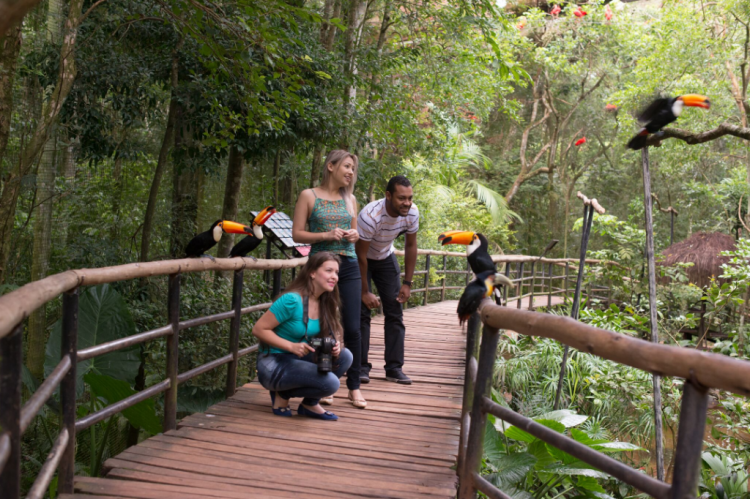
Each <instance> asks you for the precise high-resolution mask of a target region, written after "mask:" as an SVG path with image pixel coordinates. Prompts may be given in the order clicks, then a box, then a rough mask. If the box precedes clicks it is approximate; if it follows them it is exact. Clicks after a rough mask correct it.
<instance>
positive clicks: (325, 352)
mask: <svg viewBox="0 0 750 499" xmlns="http://www.w3.org/2000/svg"><path fill="white" fill-rule="evenodd" d="M310 346H311V347H313V348H314V349H315V356H314V360H315V363H316V364H318V372H319V373H329V372H331V371H332V370H333V353H332V352H333V347H334V346H336V340H335V339H334V338H332V337H330V336H328V337H326V338H319V337H314V338H310Z"/></svg>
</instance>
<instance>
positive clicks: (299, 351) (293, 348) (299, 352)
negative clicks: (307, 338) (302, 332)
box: [288, 342, 315, 359]
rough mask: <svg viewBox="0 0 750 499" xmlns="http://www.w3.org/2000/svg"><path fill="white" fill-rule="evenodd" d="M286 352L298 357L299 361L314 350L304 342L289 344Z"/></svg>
mask: <svg viewBox="0 0 750 499" xmlns="http://www.w3.org/2000/svg"><path fill="white" fill-rule="evenodd" d="M288 350H289V351H290V352H291V353H293V354H294V355H296V356H297V357H299V358H300V359H301V358H302V357H304V356H305V355H307V354H308V353H310V352H314V351H315V349H314V348H313V347H311V346H310V345H309V344H307V343H305V342H300V343H291V342H290V347H289V348H288Z"/></svg>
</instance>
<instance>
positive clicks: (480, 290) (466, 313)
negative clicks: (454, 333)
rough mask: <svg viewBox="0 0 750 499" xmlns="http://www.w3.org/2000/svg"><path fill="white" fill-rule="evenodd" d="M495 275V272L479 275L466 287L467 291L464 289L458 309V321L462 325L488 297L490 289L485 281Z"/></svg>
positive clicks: (489, 271)
mask: <svg viewBox="0 0 750 499" xmlns="http://www.w3.org/2000/svg"><path fill="white" fill-rule="evenodd" d="M494 274H495V271H494V270H488V271H485V272H481V273H479V274H477V278H476V279H474V280H473V281H471V282H470V283H469V285H468V286H466V289H464V292H463V294H462V295H461V298H460V299H459V300H458V308H456V312H457V313H458V320H459V321H460V322H461V324H463V323H464V322H466V321H467V320H469V317H471V314H473V313H474V312H476V311H477V310H478V309H479V305H480V304H481V303H482V300H484V298H485V296H487V291H488V289H487V285H486V284H485V281H486V280H487V278H488V277H489V276H491V275H494Z"/></svg>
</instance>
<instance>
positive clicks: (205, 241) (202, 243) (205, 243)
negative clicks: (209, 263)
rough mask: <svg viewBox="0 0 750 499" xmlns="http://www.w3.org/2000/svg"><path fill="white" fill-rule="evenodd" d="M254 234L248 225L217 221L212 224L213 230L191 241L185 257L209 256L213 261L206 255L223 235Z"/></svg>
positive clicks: (202, 233)
mask: <svg viewBox="0 0 750 499" xmlns="http://www.w3.org/2000/svg"><path fill="white" fill-rule="evenodd" d="M224 232H226V233H227V234H252V232H253V231H252V229H251V228H250V227H248V226H247V225H242V224H239V223H237V222H232V221H231V220H217V221H215V222H214V223H213V224H211V228H210V229H208V230H207V231H206V232H201V233H200V234H198V235H197V236H195V237H194V238H192V239H191V240H190V242H189V243H188V245H187V247H186V248H185V256H187V257H188V258H200V257H202V256H207V257H209V258H211V259H212V260H213V257H212V256H210V255H206V251H208V250H210V249H211V248H213V247H214V246H216V243H218V242H219V239H221V234H222V233H224Z"/></svg>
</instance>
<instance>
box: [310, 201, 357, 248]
mask: <svg viewBox="0 0 750 499" xmlns="http://www.w3.org/2000/svg"><path fill="white" fill-rule="evenodd" d="M313 195H314V196H315V204H314V205H313V209H312V213H310V219H309V220H308V223H309V224H310V232H329V231H332V230H333V229H336V228H339V229H343V230H349V229H351V228H352V215H351V214H350V213H349V212H348V211H347V209H346V201H344V200H343V199H339V200H338V201H329V200H327V199H320V198H319V197H318V196H317V194H315V191H313ZM321 251H330V252H331V253H334V254H336V255H342V256H348V257H351V258H357V254H356V253H355V252H354V243H350V242H349V241H347V240H346V239H341V241H320V242H318V243H313V244H312V246H311V247H310V255H314V254H315V253H320V252H321Z"/></svg>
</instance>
